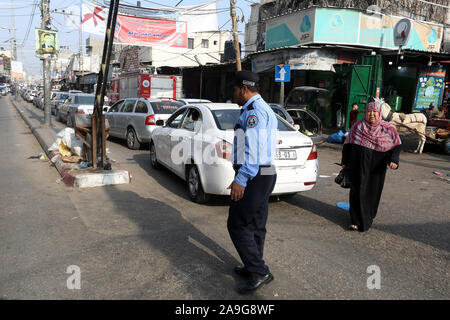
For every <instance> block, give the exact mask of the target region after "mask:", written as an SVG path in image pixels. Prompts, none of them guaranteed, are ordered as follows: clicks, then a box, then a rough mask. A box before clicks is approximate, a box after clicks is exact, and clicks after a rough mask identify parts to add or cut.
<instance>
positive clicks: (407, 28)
mask: <svg viewBox="0 0 450 320" xmlns="http://www.w3.org/2000/svg"><path fill="white" fill-rule="evenodd" d="M411 26H412V25H411V20H409V19H402V20H400V21H399V22H397V24H396V25H395V27H394V45H395V46H398V47H401V46H404V45H406V44H407V43H408V39H409V36H410V35H411Z"/></svg>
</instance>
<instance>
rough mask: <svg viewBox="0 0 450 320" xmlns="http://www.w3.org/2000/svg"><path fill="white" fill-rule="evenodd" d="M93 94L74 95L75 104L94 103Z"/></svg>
mask: <svg viewBox="0 0 450 320" xmlns="http://www.w3.org/2000/svg"><path fill="white" fill-rule="evenodd" d="M94 100H95V98H94V95H92V96H75V104H92V105H94Z"/></svg>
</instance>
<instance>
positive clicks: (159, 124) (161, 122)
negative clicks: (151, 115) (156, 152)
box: [156, 120, 164, 127]
mask: <svg viewBox="0 0 450 320" xmlns="http://www.w3.org/2000/svg"><path fill="white" fill-rule="evenodd" d="M156 125H157V126H158V127H162V126H164V120H156Z"/></svg>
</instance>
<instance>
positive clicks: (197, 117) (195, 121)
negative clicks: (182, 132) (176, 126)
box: [181, 109, 202, 131]
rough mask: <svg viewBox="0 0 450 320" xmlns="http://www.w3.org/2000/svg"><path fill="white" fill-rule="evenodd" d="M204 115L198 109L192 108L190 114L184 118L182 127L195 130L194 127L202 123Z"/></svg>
mask: <svg viewBox="0 0 450 320" xmlns="http://www.w3.org/2000/svg"><path fill="white" fill-rule="evenodd" d="M201 121H202V116H201V113H200V111H198V110H197V109H190V110H189V112H188V114H187V115H186V117H185V118H184V120H183V124H182V125H181V128H182V129H186V130H189V131H194V128H196V127H198V126H199V125H201Z"/></svg>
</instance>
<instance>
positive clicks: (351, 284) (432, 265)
mask: <svg viewBox="0 0 450 320" xmlns="http://www.w3.org/2000/svg"><path fill="white" fill-rule="evenodd" d="M30 115H32V116H35V117H43V113H42V111H40V110H38V109H34V111H33V112H32V114H31V113H30ZM0 128H1V129H2V130H1V133H0V135H1V139H0V150H2V152H1V159H2V162H1V166H0V177H1V180H0V243H1V246H0V247H1V251H0V299H448V298H449V296H450V294H449V293H450V290H449V288H450V275H449V270H450V268H449V267H450V263H449V258H450V255H449V250H450V232H449V231H450V210H449V209H448V208H449V207H450V200H449V197H448V194H449V190H450V188H449V186H450V185H449V184H448V183H447V182H446V181H444V180H442V179H440V178H439V177H437V176H436V175H433V174H432V172H433V171H435V170H437V171H440V172H442V173H445V174H448V173H450V157H448V156H444V155H439V154H434V153H426V154H423V155H416V154H410V153H405V152H403V153H402V154H401V156H400V160H401V163H400V168H399V170H398V171H390V172H388V175H387V179H386V184H385V188H384V191H383V196H382V200H381V204H380V208H379V212H378V216H377V218H376V220H375V222H374V226H373V227H372V229H371V230H370V231H369V232H367V233H358V232H351V231H346V226H347V225H348V224H349V217H348V214H347V213H346V212H344V211H342V210H341V209H338V208H337V207H336V205H335V204H336V202H339V201H348V190H344V189H341V188H339V187H338V186H337V185H336V184H335V183H334V182H333V180H334V175H333V174H334V173H337V172H338V169H339V168H338V166H336V165H335V164H334V163H335V162H340V150H341V146H339V145H330V144H324V145H321V146H320V147H319V161H320V175H325V176H328V177H323V178H319V182H318V184H317V186H316V187H315V188H314V189H313V190H312V191H309V192H306V193H303V194H300V195H296V196H295V197H294V198H293V199H292V200H289V201H277V199H272V201H271V203H270V209H269V210H270V213H269V220H268V225H267V230H268V234H267V239H266V246H265V260H266V262H267V264H268V265H269V267H270V268H271V271H272V273H273V274H274V276H275V280H274V281H273V282H272V283H270V284H269V285H267V286H265V287H263V288H261V290H259V291H258V292H257V293H254V294H251V295H246V296H241V295H239V294H237V293H236V291H235V288H236V286H237V285H238V284H239V283H240V282H241V281H242V280H241V279H239V278H238V277H237V276H234V275H233V273H232V269H233V267H234V266H235V265H237V264H239V263H240V261H239V257H238V255H237V253H236V251H235V249H234V247H233V245H232V243H231V240H230V238H229V236H228V232H227V230H226V219H227V213H228V207H227V203H228V199H227V198H224V197H217V198H214V199H213V201H212V203H210V204H208V205H198V204H195V203H192V202H191V201H189V199H188V194H187V191H186V187H185V184H184V182H182V181H181V180H180V179H179V178H178V177H176V176H175V175H173V174H171V173H170V172H169V171H167V170H160V171H155V170H154V169H152V168H151V166H150V163H149V151H148V149H147V150H145V149H144V150H138V151H132V150H128V149H127V148H126V146H125V143H124V142H122V141H120V140H117V139H114V140H110V141H109V142H108V145H107V148H108V149H109V151H110V153H109V156H110V158H112V159H114V160H116V163H118V164H120V165H122V166H124V167H126V168H127V169H128V170H130V171H131V173H132V177H133V181H132V183H131V184H129V185H118V186H110V187H102V188H91V189H74V188H70V187H67V186H65V185H64V184H63V183H61V182H60V181H59V174H58V172H57V170H56V169H55V168H54V167H52V166H51V165H50V163H49V162H48V161H42V160H39V159H36V156H38V155H39V153H40V152H42V149H41V147H40V146H39V144H38V143H37V141H36V139H35V137H34V136H33V135H32V134H31V132H30V130H29V129H28V128H27V127H26V125H25V123H24V121H23V120H22V119H21V118H20V116H19V115H18V114H17V112H16V110H15V109H14V108H13V106H12V105H9V104H8V103H7V99H6V98H5V97H4V98H2V99H0ZM73 265H75V266H78V267H79V268H80V270H81V289H79V290H77V289H75V290H70V289H68V288H67V279H68V277H69V276H70V274H68V273H66V271H67V268H68V267H69V266H73ZM372 265H376V266H378V267H379V270H380V279H381V288H380V289H372V290H370V289H368V287H367V280H368V278H369V277H370V276H371V274H369V273H367V268H368V267H369V266H372Z"/></svg>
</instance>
